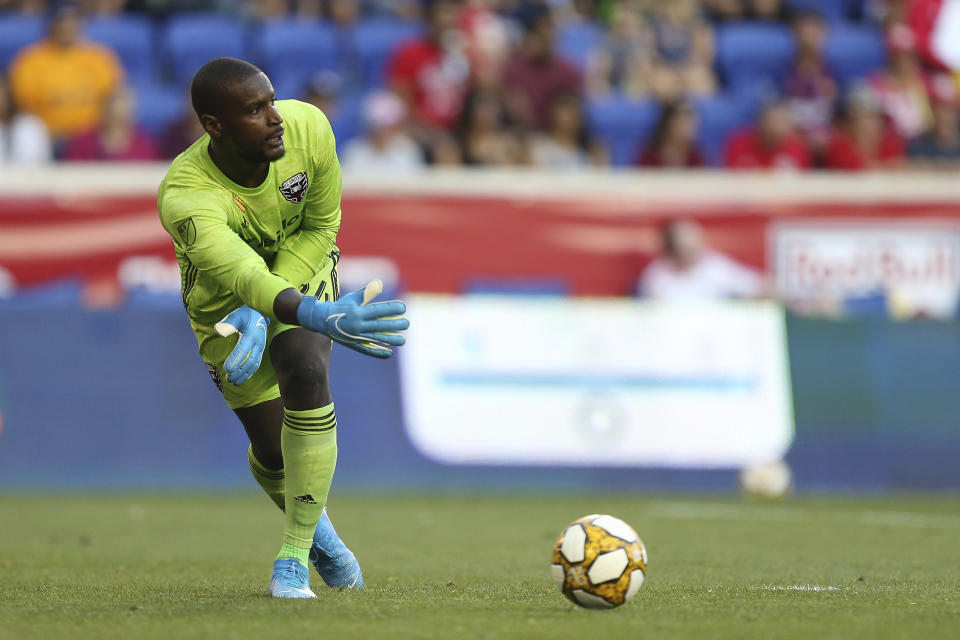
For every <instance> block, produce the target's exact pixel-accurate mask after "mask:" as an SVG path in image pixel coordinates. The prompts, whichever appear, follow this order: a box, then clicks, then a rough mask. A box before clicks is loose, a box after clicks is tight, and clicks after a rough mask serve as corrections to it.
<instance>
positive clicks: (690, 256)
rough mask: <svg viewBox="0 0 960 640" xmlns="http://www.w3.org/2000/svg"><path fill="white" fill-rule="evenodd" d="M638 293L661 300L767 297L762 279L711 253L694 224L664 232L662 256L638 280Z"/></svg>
mask: <svg viewBox="0 0 960 640" xmlns="http://www.w3.org/2000/svg"><path fill="white" fill-rule="evenodd" d="M638 289H639V293H640V295H642V296H645V297H649V298H657V299H661V300H698V299H707V300H709V299H719V298H759V297H763V296H764V295H766V294H767V290H768V287H767V284H766V281H765V279H764V278H763V276H762V275H760V274H759V273H757V272H756V271H754V270H753V269H749V268H747V267H745V266H743V265H741V264H740V263H738V262H736V261H734V260H733V259H731V258H728V257H727V256H725V255H723V254H721V253H718V252H716V251H713V250H711V249H710V248H709V247H708V246H707V245H706V242H705V241H704V239H703V230H702V229H701V228H700V225H698V224H697V223H696V222H692V221H681V222H673V223H670V224H668V225H667V226H666V227H664V229H663V253H662V254H661V255H659V256H658V257H656V258H654V260H653V262H651V263H650V264H649V265H647V268H646V269H644V270H643V274H642V275H641V276H640V282H639V286H638Z"/></svg>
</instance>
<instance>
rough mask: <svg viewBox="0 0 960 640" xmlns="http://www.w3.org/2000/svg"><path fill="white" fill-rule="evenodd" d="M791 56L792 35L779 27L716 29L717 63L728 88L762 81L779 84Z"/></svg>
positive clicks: (742, 25)
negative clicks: (771, 80)
mask: <svg viewBox="0 0 960 640" xmlns="http://www.w3.org/2000/svg"><path fill="white" fill-rule="evenodd" d="M795 53H796V43H795V42H794V39H793V35H792V34H791V33H790V30H789V29H787V28H786V27H783V26H779V25H772V24H761V23H750V22H747V23H740V24H729V25H723V26H721V27H719V28H718V29H717V63H718V65H719V67H720V72H721V74H722V75H723V78H724V80H725V81H726V83H727V86H730V87H735V86H737V85H740V84H743V83H751V82H757V81H761V80H764V79H766V80H770V79H773V80H774V81H776V82H779V80H780V79H782V78H783V76H784V75H785V74H786V72H787V70H788V69H789V68H790V63H791V61H792V60H793V57H794V55H795Z"/></svg>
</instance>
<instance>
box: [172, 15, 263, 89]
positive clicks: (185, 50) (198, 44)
mask: <svg viewBox="0 0 960 640" xmlns="http://www.w3.org/2000/svg"><path fill="white" fill-rule="evenodd" d="M245 45H246V42H245V29H244V27H243V25H242V24H240V23H239V22H238V21H236V20H233V19H231V18H228V17H225V16H223V15H220V14H216V13H195V14H191V13H185V14H181V15H177V16H174V17H172V18H170V20H168V21H167V24H166V25H165V26H164V27H163V29H162V33H161V35H160V46H161V51H162V52H163V55H164V57H165V59H166V62H167V64H168V65H169V69H170V72H171V75H172V77H173V80H174V81H175V82H177V83H178V84H181V85H186V84H187V83H189V82H190V80H191V79H193V74H194V73H196V72H197V69H199V68H200V67H202V66H203V65H204V64H205V63H206V62H208V61H209V60H211V59H212V58H216V57H219V56H231V57H234V58H246V46H245Z"/></svg>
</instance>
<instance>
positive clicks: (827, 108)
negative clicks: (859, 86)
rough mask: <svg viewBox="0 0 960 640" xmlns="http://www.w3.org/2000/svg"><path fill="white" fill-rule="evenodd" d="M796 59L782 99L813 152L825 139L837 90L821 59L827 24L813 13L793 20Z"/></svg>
mask: <svg viewBox="0 0 960 640" xmlns="http://www.w3.org/2000/svg"><path fill="white" fill-rule="evenodd" d="M793 33H794V36H795V37H796V41H797V57H796V58H795V59H794V61H793V65H792V66H791V68H790V71H789V73H788V74H787V77H786V79H785V80H784V83H783V95H784V97H785V98H786V99H787V104H788V105H789V106H790V112H791V114H793V119H794V122H796V124H797V128H798V129H799V130H800V131H801V132H802V133H803V134H804V135H805V136H806V137H807V140H808V141H809V142H810V143H811V144H812V145H813V146H814V147H815V148H817V149H822V148H823V147H824V146H825V145H826V143H827V139H828V137H829V132H830V124H831V123H832V122H833V117H834V112H835V111H836V108H837V101H838V97H839V87H838V84H837V80H836V78H834V75H833V73H832V72H831V71H830V69H829V68H828V66H827V63H826V60H825V59H824V46H825V45H826V41H827V22H826V20H824V18H823V16H821V15H820V14H818V13H816V12H813V11H801V12H798V13H797V14H796V16H795V17H794V19H793Z"/></svg>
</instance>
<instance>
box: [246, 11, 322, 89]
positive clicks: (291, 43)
mask: <svg viewBox="0 0 960 640" xmlns="http://www.w3.org/2000/svg"><path fill="white" fill-rule="evenodd" d="M253 46H254V51H255V52H256V54H257V56H258V60H260V61H261V63H262V65H263V70H264V71H266V73H267V75H269V76H271V77H273V76H280V75H282V76H285V77H290V76H297V75H302V76H303V77H304V78H307V77H309V76H310V75H311V74H312V73H314V72H316V71H319V70H321V69H335V68H336V61H337V58H336V54H337V46H336V41H335V38H334V29H333V27H331V26H330V25H329V24H326V23H322V22H312V21H305V20H279V21H275V22H270V23H268V24H266V25H264V26H263V27H262V28H261V29H260V31H259V32H258V33H257V34H256V35H255V37H254V45H253Z"/></svg>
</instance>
